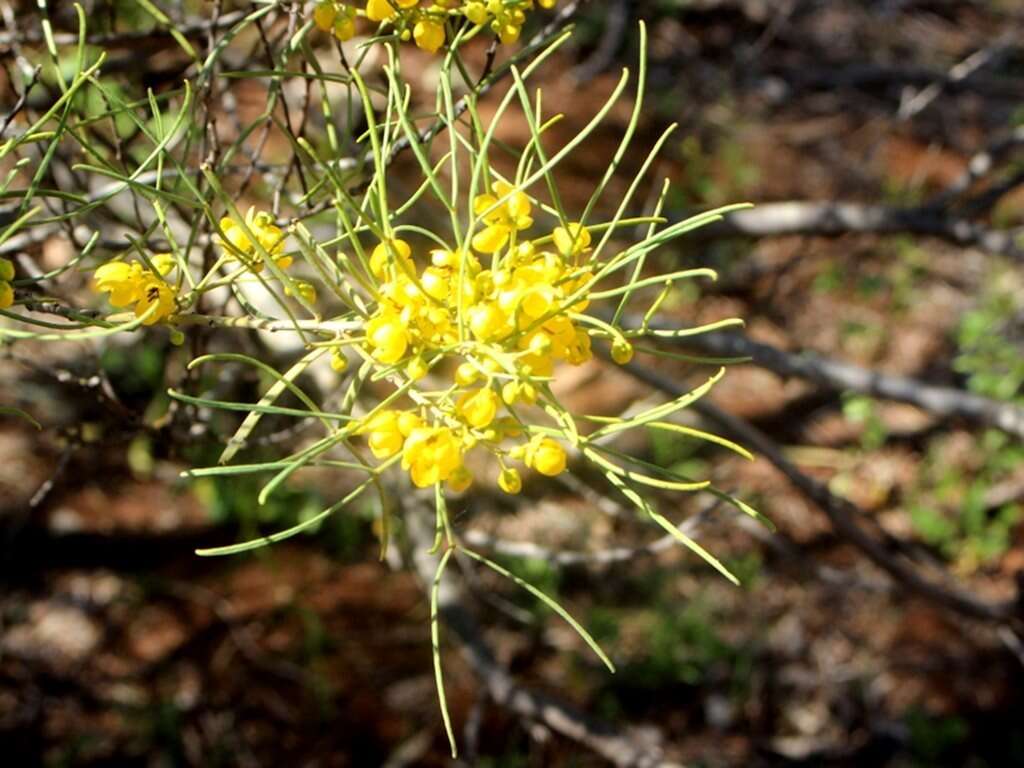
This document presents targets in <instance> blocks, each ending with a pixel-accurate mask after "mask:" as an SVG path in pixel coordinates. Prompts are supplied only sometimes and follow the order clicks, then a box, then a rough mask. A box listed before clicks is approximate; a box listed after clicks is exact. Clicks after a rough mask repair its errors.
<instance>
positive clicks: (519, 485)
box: [498, 467, 523, 495]
mask: <svg viewBox="0 0 1024 768" xmlns="http://www.w3.org/2000/svg"><path fill="white" fill-rule="evenodd" d="M498 487H499V488H501V490H503V491H504V492H505V493H508V494H511V495H515V494H517V493H519V492H520V491H521V490H523V478H522V476H520V474H519V470H517V469H512V468H510V467H506V468H505V469H502V470H501V474H500V475H498Z"/></svg>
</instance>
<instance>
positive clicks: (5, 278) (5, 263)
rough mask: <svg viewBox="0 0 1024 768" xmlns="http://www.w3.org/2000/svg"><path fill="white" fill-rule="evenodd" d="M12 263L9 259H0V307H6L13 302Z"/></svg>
mask: <svg viewBox="0 0 1024 768" xmlns="http://www.w3.org/2000/svg"><path fill="white" fill-rule="evenodd" d="M13 279H14V264H12V263H11V261H10V260H9V259H0V309H7V308H8V307H10V306H11V305H12V304H13V303H14V286H12V285H11V281H12V280H13Z"/></svg>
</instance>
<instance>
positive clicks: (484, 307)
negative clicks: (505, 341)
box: [468, 304, 508, 341]
mask: <svg viewBox="0 0 1024 768" xmlns="http://www.w3.org/2000/svg"><path fill="white" fill-rule="evenodd" d="M468 314H469V330H470V331H472V333H473V335H474V336H476V337H477V338H478V339H480V341H488V340H490V339H493V338H494V337H496V336H498V335H499V334H500V333H502V332H503V331H504V330H505V328H506V326H507V324H508V320H507V318H506V317H505V313H504V312H502V311H501V310H500V309H498V308H497V307H496V306H494V304H478V305H477V306H475V307H473V308H472V309H470V310H469V313H468Z"/></svg>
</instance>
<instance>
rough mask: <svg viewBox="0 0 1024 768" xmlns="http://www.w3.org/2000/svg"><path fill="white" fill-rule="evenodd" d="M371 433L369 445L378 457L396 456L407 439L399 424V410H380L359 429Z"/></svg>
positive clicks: (368, 440)
mask: <svg viewBox="0 0 1024 768" xmlns="http://www.w3.org/2000/svg"><path fill="white" fill-rule="evenodd" d="M359 431H360V432H362V433H367V434H368V435H369V437H368V439H367V445H369V447H370V451H371V452H372V453H373V455H374V456H376V457H377V458H378V459H386V458H388V457H389V456H394V455H395V454H396V453H398V452H399V451H400V450H402V443H403V442H404V441H405V438H404V436H403V435H402V432H401V430H400V429H399V426H398V412H397V411H380V412H379V413H377V414H376V415H374V416H373V417H372V418H371V419H370V420H369V421H368V422H367V423H366V424H364V425H363V426H362V427H360V429H359Z"/></svg>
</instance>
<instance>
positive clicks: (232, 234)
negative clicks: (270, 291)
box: [219, 208, 292, 272]
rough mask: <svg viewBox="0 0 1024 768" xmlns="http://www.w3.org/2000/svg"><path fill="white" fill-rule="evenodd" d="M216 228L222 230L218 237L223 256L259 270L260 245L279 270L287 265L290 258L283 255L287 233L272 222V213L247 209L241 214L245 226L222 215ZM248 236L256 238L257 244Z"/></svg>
mask: <svg viewBox="0 0 1024 768" xmlns="http://www.w3.org/2000/svg"><path fill="white" fill-rule="evenodd" d="M220 228H221V232H222V233H223V235H222V236H221V237H220V238H219V239H220V246H221V248H222V249H223V250H224V255H225V256H227V257H228V258H230V259H235V260H238V261H240V262H242V263H243V264H244V265H245V266H247V267H248V268H249V269H251V270H252V271H253V272H261V271H262V270H263V253H262V251H260V250H259V249H260V248H262V249H263V251H266V252H267V253H269V254H270V256H271V257H272V258H273V259H274V263H275V264H277V266H278V267H280V268H281V269H285V268H286V267H289V266H291V263H292V257H291V256H286V255H285V254H284V241H285V240H286V239H287V237H288V235H286V234H285V233H284V231H283V230H282V229H281V228H280V227H278V226H276V225H275V224H274V217H273V215H271V214H269V213H267V212H266V211H257V210H256V209H255V208H249V210H248V211H247V212H246V214H245V227H241V226H239V225H238V224H237V223H236V222H235V220H234V219H232V218H230V217H227V216H225V217H224V218H223V219H221V220H220ZM246 229H248V232H246ZM250 235H252V236H253V237H255V238H256V242H258V243H259V247H257V245H256V243H254V242H253V240H252V238H251V237H250Z"/></svg>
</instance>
